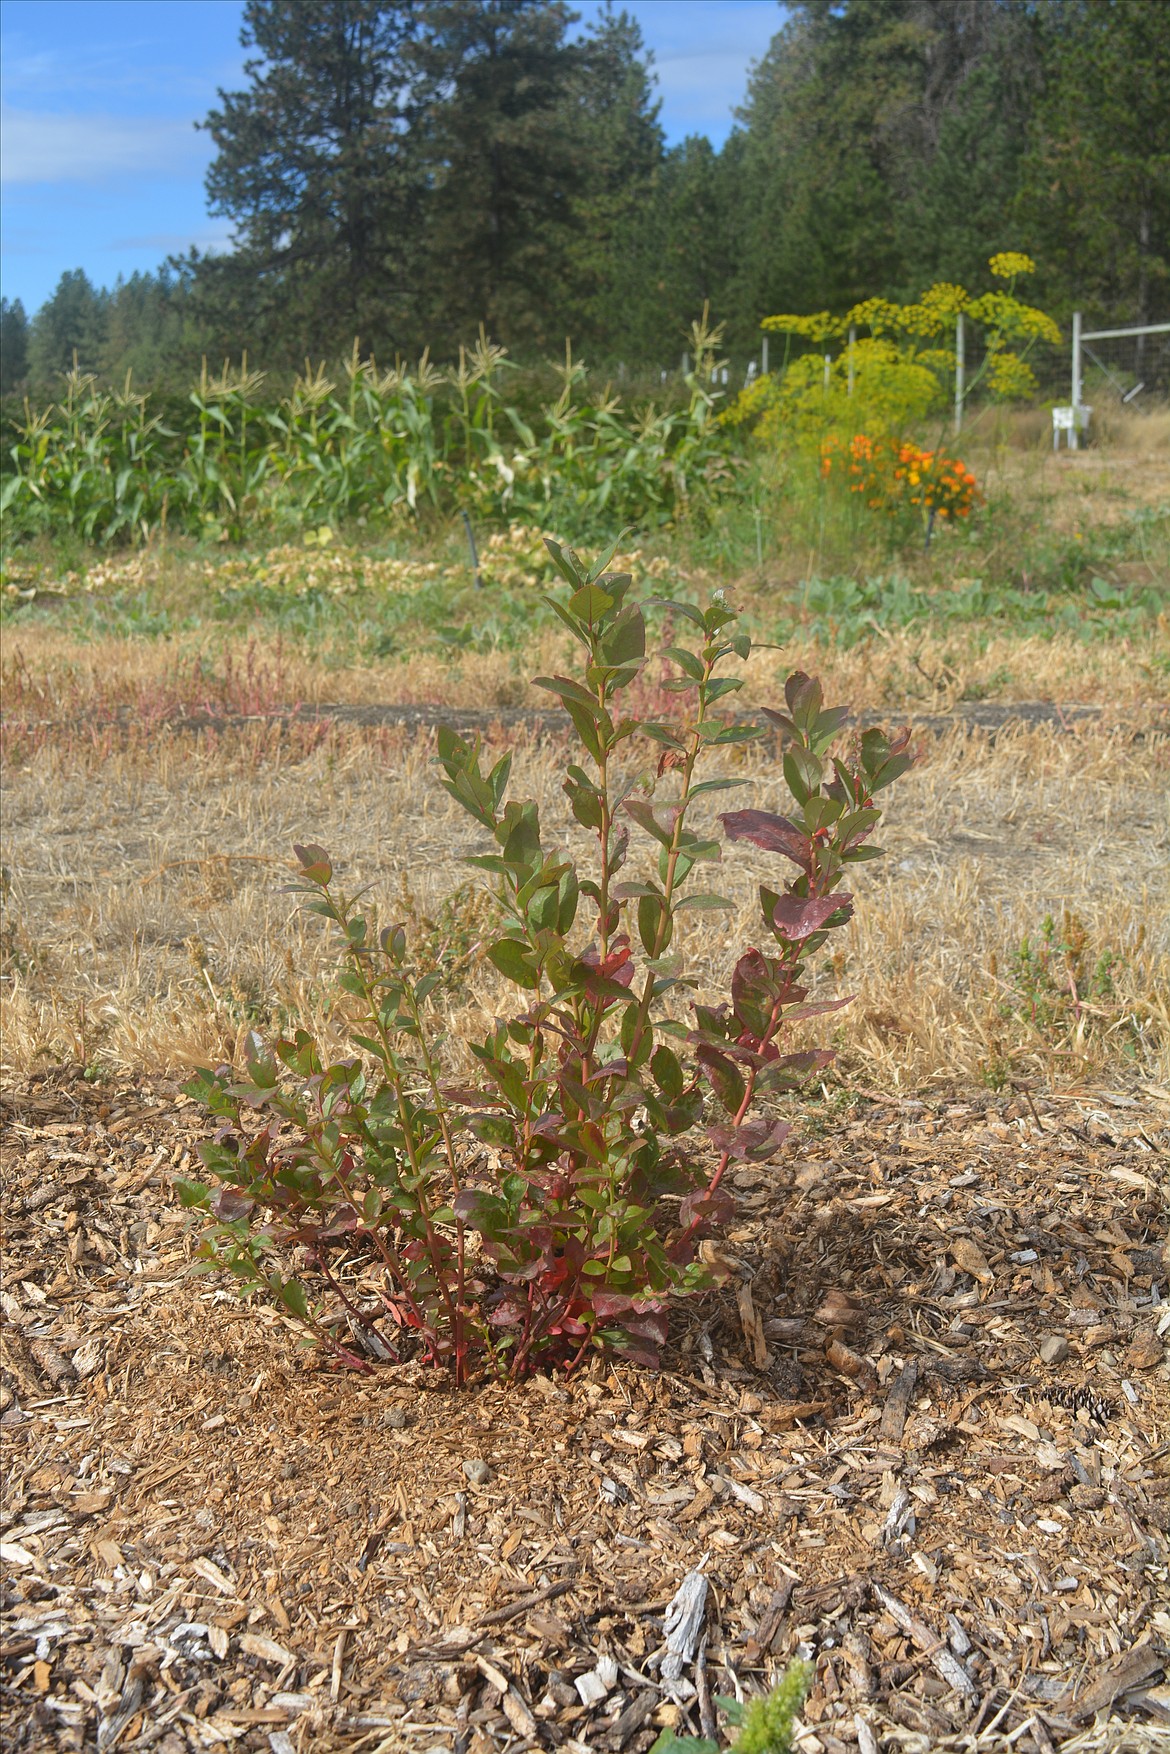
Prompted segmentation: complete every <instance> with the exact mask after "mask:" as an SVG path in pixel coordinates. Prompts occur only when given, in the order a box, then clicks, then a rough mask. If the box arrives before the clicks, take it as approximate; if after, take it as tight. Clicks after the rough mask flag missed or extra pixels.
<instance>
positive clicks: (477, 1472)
mask: <svg viewBox="0 0 1170 1754" xmlns="http://www.w3.org/2000/svg"><path fill="white" fill-rule="evenodd" d="M463 1472H464V1473H465V1474H466V1475H467V1478H468V1479H469V1480H470V1481H471V1484H472V1485H473V1486H486V1485H487V1483H488V1481H489V1480H490V1479H491V1477H492V1471H491V1469H490V1468H489V1467H488V1465H487V1463H486V1462H484V1461H481V1460H480V1459H479V1457H478V1456H473V1457H472V1458H471V1459H470V1460H469V1461H466V1462H464V1464H463Z"/></svg>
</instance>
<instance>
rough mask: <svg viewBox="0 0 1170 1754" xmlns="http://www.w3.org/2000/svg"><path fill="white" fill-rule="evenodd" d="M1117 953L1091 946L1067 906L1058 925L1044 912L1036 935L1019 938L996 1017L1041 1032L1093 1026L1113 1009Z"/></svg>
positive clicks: (1061, 1032) (1076, 918)
mask: <svg viewBox="0 0 1170 1754" xmlns="http://www.w3.org/2000/svg"><path fill="white" fill-rule="evenodd" d="M1118 961H1119V954H1118V952H1117V951H1116V950H1114V949H1112V948H1109V947H1107V946H1106V947H1100V948H1098V947H1094V946H1093V944H1092V943H1091V941H1090V937H1089V933H1088V930H1087V929H1086V927H1085V925H1084V922H1083V921H1082V920H1081V919H1079V918H1078V916H1077V915H1076V914H1074V913H1072V912H1071V911H1070V910H1069V909H1068V908H1065V909H1064V911H1063V913H1062V915H1061V920H1060V924H1059V926H1058V925H1057V923H1056V921H1055V920H1054V919H1053V917H1052V915H1051V914H1046V915H1045V917H1044V920H1043V922H1042V924H1041V927H1040V932H1039V935H1038V937H1037V938H1035V939H1029V938H1025V939H1023V940H1022V942H1021V944H1020V947H1019V949H1018V950H1017V951H1015V953H1014V955H1013V956H1012V959H1011V965H1010V968H1009V970H1008V983H1007V985H1008V993H1007V996H1005V998H1004V999H1003V1000H1002V1001H1001V1004H1000V1015H1001V1016H1002V1017H1005V1018H1007V1017H1016V1018H1018V1019H1020V1020H1021V1021H1023V1022H1026V1023H1029V1024H1030V1025H1031V1026H1032V1028H1033V1029H1036V1030H1038V1031H1039V1032H1040V1033H1041V1034H1053V1033H1056V1034H1061V1035H1063V1034H1067V1033H1069V1032H1070V1031H1074V1030H1076V1029H1078V1028H1079V1029H1082V1030H1083V1029H1084V1028H1086V1027H1087V1028H1090V1029H1091V1028H1092V1027H1093V1023H1094V1019H1097V1020H1100V1019H1101V1018H1102V1017H1105V1018H1108V1017H1110V1016H1111V1014H1112V1012H1113V1010H1114V1009H1115V999H1116V995H1115V992H1114V983H1113V970H1114V968H1115V967H1116V965H1117V963H1118Z"/></svg>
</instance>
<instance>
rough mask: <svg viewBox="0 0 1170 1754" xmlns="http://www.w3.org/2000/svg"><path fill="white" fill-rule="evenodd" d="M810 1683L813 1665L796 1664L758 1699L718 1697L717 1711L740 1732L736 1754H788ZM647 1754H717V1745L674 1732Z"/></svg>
mask: <svg viewBox="0 0 1170 1754" xmlns="http://www.w3.org/2000/svg"><path fill="white" fill-rule="evenodd" d="M812 1682H813V1669H812V1664H811V1663H805V1662H801V1661H799V1660H797V1661H794V1662H791V1663H789V1665H788V1667H787V1668H786V1669H785V1671H784V1674H783V1675H782V1676H781V1678H780V1680H779V1681H778V1682H777V1683H776V1685H775V1687H773V1688H772V1689H771V1691H770V1692H769V1693H766V1694H763V1695H762V1696H761V1697H759V1698H757V1699H748V1700H738V1699H727V1698H725V1697H724V1696H723V1695H722V1694H720V1695H719V1696H718V1701H717V1703H718V1705H719V1707H720V1710H721V1711H722V1712H723V1713H724V1715H725V1717H726V1718H727V1720H728V1722H729V1723H730V1724H731V1726H732V1727H733V1728H734V1729H738V1731H739V1734H738V1735H737V1736H736V1738H735V1741H734V1742H732V1744H731V1747H732V1749H733V1750H735V1754H790V1750H791V1748H792V1734H793V1730H792V1725H793V1720H794V1718H795V1717H796V1714H797V1712H798V1711H799V1710H800V1708H801V1706H802V1705H803V1704H804V1702H805V1700H806V1699H807V1697H808V1691H809V1688H810V1687H811V1686H812ZM650 1754H719V1744H718V1742H716V1741H714V1740H713V1739H712V1738H711V1737H709V1736H680V1735H679V1734H678V1732H677V1731H676V1730H663V1731H662V1733H661V1735H660V1736H659V1737H658V1739H657V1740H656V1741H655V1742H654V1743H653V1745H652V1746H651V1749H650Z"/></svg>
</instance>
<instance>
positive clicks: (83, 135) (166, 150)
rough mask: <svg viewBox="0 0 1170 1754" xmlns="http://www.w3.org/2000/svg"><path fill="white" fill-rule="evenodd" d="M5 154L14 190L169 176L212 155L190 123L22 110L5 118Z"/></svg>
mask: <svg viewBox="0 0 1170 1754" xmlns="http://www.w3.org/2000/svg"><path fill="white" fill-rule="evenodd" d="M0 149H2V150H0V181H2V182H4V183H6V184H8V185H10V186H17V185H20V184H26V185H27V184H34V183H68V182H84V183H103V182H107V181H109V180H111V179H113V178H115V177H122V176H126V175H134V176H136V177H144V176H159V175H167V174H169V173H171V172H173V171H176V170H184V169H195V168H196V167H197V166H198V164H199V162H200V160H201V159H203V158H205V157H206V155H207V151H208V148H207V147H206V146H205V145H203V144H202V142H201V140H200V136H199V135H197V134H196V132H195V130H194V128H193V127H192V126H191V124H190V122H184V121H177V120H168V119H166V118H160V117H150V116H140V117H132V118H131V117H116V116H101V115H96V116H82V115H76V114H73V115H69V114H64V115H53V114H51V113H49V112H47V111H33V110H16V109H6V110H5V111H4V113H3V118H2V119H0Z"/></svg>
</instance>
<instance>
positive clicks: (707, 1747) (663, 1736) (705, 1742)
mask: <svg viewBox="0 0 1170 1754" xmlns="http://www.w3.org/2000/svg"><path fill="white" fill-rule="evenodd" d="M650 1754H719V1744H718V1742H712V1741H711V1740H710V1738H709V1737H707V1736H680V1735H679V1733H678V1731H677V1730H674V1729H666V1730H660V1731H659V1734H658V1738H657V1740H656V1741H654V1742H652V1743H651V1744H650Z"/></svg>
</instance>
